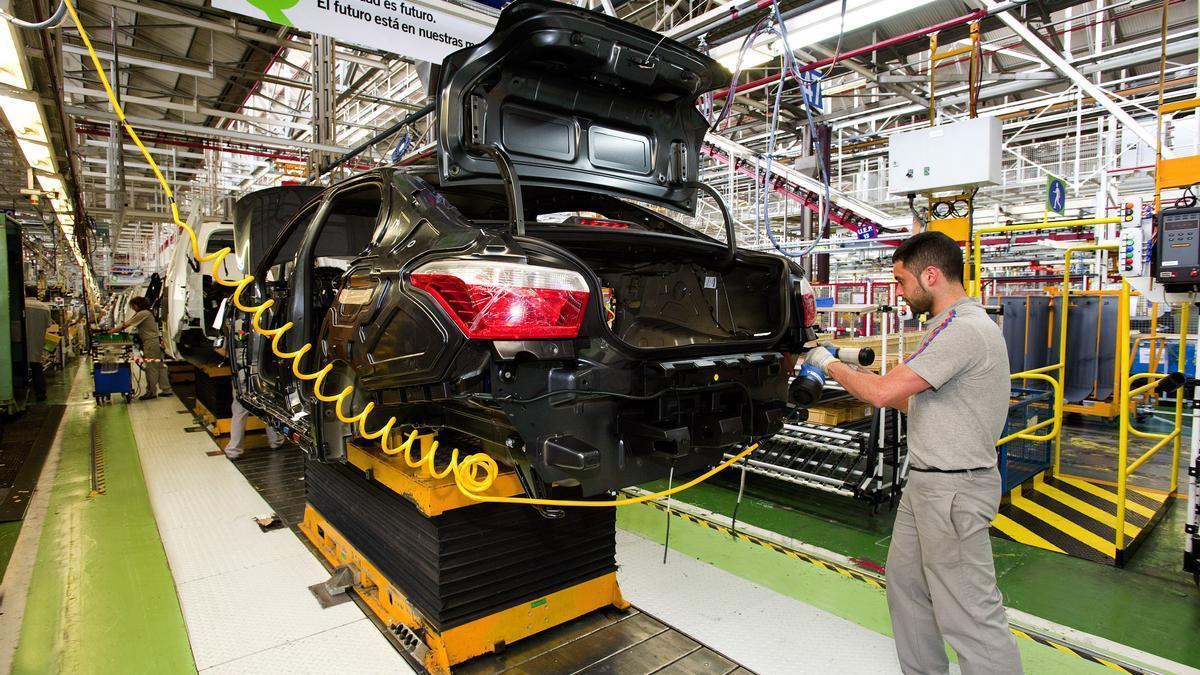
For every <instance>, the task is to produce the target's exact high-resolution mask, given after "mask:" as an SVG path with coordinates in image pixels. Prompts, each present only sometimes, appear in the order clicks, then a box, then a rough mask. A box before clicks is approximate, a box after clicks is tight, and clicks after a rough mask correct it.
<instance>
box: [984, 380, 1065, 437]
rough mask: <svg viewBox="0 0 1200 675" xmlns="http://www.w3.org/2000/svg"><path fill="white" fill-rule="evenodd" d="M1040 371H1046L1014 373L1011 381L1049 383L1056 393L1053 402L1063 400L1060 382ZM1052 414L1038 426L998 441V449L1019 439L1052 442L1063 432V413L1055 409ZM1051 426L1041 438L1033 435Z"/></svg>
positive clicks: (1037, 424) (1031, 426) (1032, 425)
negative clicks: (1040, 381)
mask: <svg viewBox="0 0 1200 675" xmlns="http://www.w3.org/2000/svg"><path fill="white" fill-rule="evenodd" d="M1047 367H1055V368H1056V367H1057V366H1047ZM1039 370H1044V369H1043V368H1038V369H1036V370H1027V371H1025V372H1023V373H1013V374H1012V375H1010V376H1009V379H1010V380H1042V381H1045V382H1049V383H1050V388H1051V390H1053V392H1054V398H1053V400H1055V401H1057V400H1059V399H1061V398H1062V385H1060V384H1059V383H1058V380H1056V379H1054V378H1053V377H1050V376H1049V375H1045V374H1043V373H1040V372H1037V371H1039ZM1052 412H1054V414H1052V415H1051V416H1050V419H1048V420H1043V421H1041V422H1038V423H1036V424H1031V425H1030V426H1028V427H1025V428H1024V429H1022V430H1020V431H1018V432H1015V433H1011V434H1009V435H1007V436H1005V437H1004V438H1001V439H1000V440H998V441H996V447H997V448H998V447H1000V446H1002V445H1004V444H1005V443H1008V442H1009V441H1012V440H1015V439H1018V438H1019V439H1021V440H1025V441H1039V442H1040V441H1052V440H1054V439H1056V438H1058V434H1059V432H1060V431H1061V430H1062V411H1061V410H1059V409H1055V410H1054V411H1052ZM1051 424H1052V425H1054V427H1053V428H1052V429H1051V430H1050V431H1049V432H1047V433H1045V434H1042V435H1040V436H1038V435H1036V434H1034V433H1033V432H1035V431H1037V430H1038V429H1042V428H1044V427H1046V426H1047V425H1051Z"/></svg>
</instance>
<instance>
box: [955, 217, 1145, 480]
mask: <svg viewBox="0 0 1200 675" xmlns="http://www.w3.org/2000/svg"><path fill="white" fill-rule="evenodd" d="M1118 222H1120V219H1119V218H1083V219H1076V220H1056V221H1038V222H1034V223H1019V224H1016V225H998V226H995V227H981V228H979V229H978V230H975V232H974V234H973V236H972V238H971V248H972V251H971V253H972V258H973V261H974V262H973V264H974V274H973V275H972V277H973V278H972V280H971V284H970V288H971V293H972V295H974V296H975V297H977V298H978V297H980V295H981V293H982V289H983V251H982V248H983V246H982V242H983V236H984V235H987V234H1005V233H1010V232H1028V231H1031V230H1045V229H1056V228H1066V227H1086V226H1091V225H1107V224H1110V223H1118ZM1116 249H1117V245H1116V244H1098V245H1086V246H1073V247H1071V248H1068V249H1066V251H1065V252H1064V254H1063V281H1062V298H1063V299H1062V308H1063V309H1062V311H1060V312H1059V315H1060V316H1059V321H1058V325H1059V336H1058V344H1059V345H1060V347H1059V350H1058V362H1057V363H1051V364H1049V365H1045V366H1042V367H1040V368H1033V369H1031V370H1026V371H1022V372H1020V373H1013V374H1012V375H1010V376H1009V378H1010V379H1013V380H1027V379H1033V380H1042V381H1045V382H1049V383H1050V385H1051V390H1052V392H1053V399H1052V400H1053V402H1054V404H1053V409H1052V411H1051V413H1052V417H1051V419H1049V420H1043V421H1041V422H1038V423H1036V424H1034V425H1032V426H1030V427H1028V428H1025V429H1022V430H1021V431H1018V432H1016V433H1014V434H1009V435H1008V436H1005V437H1004V438H1001V439H1000V441H999V442H998V443H997V444H996V445H997V446H1001V445H1003V444H1005V443H1008V442H1010V441H1012V440H1013V439H1016V438H1020V439H1024V440H1033V441H1050V442H1051V443H1052V444H1053V449H1052V453H1053V457H1054V461H1053V470H1052V475H1055V476H1057V475H1058V474H1059V473H1060V470H1059V469H1060V466H1061V463H1062V433H1061V432H1062V419H1063V403H1064V401H1063V384H1064V382H1066V374H1067V350H1066V344H1067V311H1066V308H1067V307H1068V303H1069V302H1070V294H1071V256H1072V255H1073V254H1075V253H1080V252H1084V251H1115V250H1116ZM1125 304H1126V305H1128V299H1126V303H1125ZM1124 344H1128V339H1126V340H1125V343H1124ZM1049 373H1055V375H1056V377H1051V376H1050V375H1049ZM1051 424H1053V430H1052V431H1051V432H1049V433H1046V434H1042V435H1041V436H1033V435H1032V432H1034V431H1037V430H1039V429H1042V428H1044V427H1046V426H1050V425H1051Z"/></svg>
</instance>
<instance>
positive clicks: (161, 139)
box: [75, 124, 374, 170]
mask: <svg viewBox="0 0 1200 675" xmlns="http://www.w3.org/2000/svg"><path fill="white" fill-rule="evenodd" d="M75 131H76V132H78V133H80V134H83V135H86V136H100V137H104V138H107V137H108V135H109V134H108V131H107V130H105V129H99V128H96V127H90V126H87V125H83V124H76V125H75ZM122 135H124V136H128V134H122ZM139 135H140V136H141V137H142V139H143V140H145V141H147V142H149V143H152V144H154V145H170V146H175V147H179V148H191V149H193V150H219V151H220V152H228V153H230V154H234V155H248V156H251V157H262V158H265V159H280V160H284V161H288V162H303V161H305V158H304V156H303V155H297V154H290V153H286V152H271V151H267V150H254V149H251V148H249V147H246V146H241V145H229V144H225V143H218V142H214V141H209V140H205V139H201V138H192V137H189V136H178V135H173V134H172V135H167V134H160V133H156V132H143V133H141V134H139ZM346 166H348V167H350V168H352V169H360V170H367V169H372V168H374V167H373V166H372V165H370V164H363V163H361V162H358V163H347V164H346Z"/></svg>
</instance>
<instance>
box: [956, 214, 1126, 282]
mask: <svg viewBox="0 0 1200 675" xmlns="http://www.w3.org/2000/svg"><path fill="white" fill-rule="evenodd" d="M1120 222H1121V219H1120V218H1077V219H1073V220H1051V221H1049V222H1041V221H1039V222H1036V223H1017V224H1015V225H996V226H993V227H981V228H979V229H978V230H975V232H974V234H973V236H972V237H971V244H972V248H973V249H974V254H975V279H974V281H973V283H972V284H971V285H970V289H969V290H970V291H971V295H972V296H973V297H976V298H978V297H979V296H980V292H981V291H982V282H983V272H982V269H983V253H982V245H981V243H980V242H981V241H982V240H983V235H985V234H1001V233H1007V232H1028V231H1029V230H1049V229H1060V228H1064V227H1089V226H1092V225H1109V224H1113V223H1120ZM1073 250H1085V249H1082V248H1075V249H1073ZM1086 250H1097V249H1086ZM1105 250H1115V249H1113V247H1107V248H1106V249H1105ZM1068 278H1069V277H1068Z"/></svg>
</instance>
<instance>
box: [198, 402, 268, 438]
mask: <svg viewBox="0 0 1200 675" xmlns="http://www.w3.org/2000/svg"><path fill="white" fill-rule="evenodd" d="M192 413H193V414H194V415H195V416H196V417H199V418H200V419H201V420H202V421H203V422H204V423H205V424H206V425H207V427H206V428H208V429H209V431H210V432H211V433H212V434H214V435H216V436H228V435H229V431H230V429H231V428H232V427H233V419H232V418H229V417H217V416H216V414H214V413H213V412H212V411H211V410H209V409H208V408H207V407H205V405H204V404H203V403H201V402H200V399H196V403H195V404H194V405H193V406H192ZM266 428H267V425H266V424H263V421H262V420H260V419H258V418H257V417H255V416H254V415H251V416H250V417H248V418H247V419H246V431H260V430H262V429H266Z"/></svg>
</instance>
